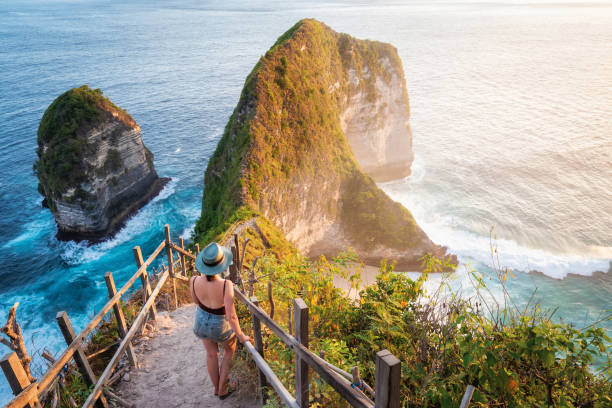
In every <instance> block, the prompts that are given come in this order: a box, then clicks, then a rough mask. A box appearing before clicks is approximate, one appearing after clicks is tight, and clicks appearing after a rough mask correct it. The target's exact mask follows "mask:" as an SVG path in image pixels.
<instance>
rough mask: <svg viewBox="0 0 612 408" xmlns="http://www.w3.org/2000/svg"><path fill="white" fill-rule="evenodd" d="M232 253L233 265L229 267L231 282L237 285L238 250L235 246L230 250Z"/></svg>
mask: <svg viewBox="0 0 612 408" xmlns="http://www.w3.org/2000/svg"><path fill="white" fill-rule="evenodd" d="M230 250H231V251H232V263H231V264H230V266H229V280H231V281H232V282H233V283H234V284H237V283H238V282H237V280H238V249H237V248H236V247H235V246H233V247H231V248H230Z"/></svg>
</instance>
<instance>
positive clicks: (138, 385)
mask: <svg viewBox="0 0 612 408" xmlns="http://www.w3.org/2000/svg"><path fill="white" fill-rule="evenodd" d="M194 314H195V305H188V306H183V307H181V308H179V309H177V310H174V311H172V312H170V315H169V316H168V313H166V312H161V313H159V314H158V318H157V321H156V322H155V323H154V326H155V327H154V328H153V330H151V331H149V332H148V334H147V335H146V336H144V337H142V338H141V340H140V342H139V343H138V344H137V345H135V349H136V353H137V356H138V363H139V368H138V369H133V370H132V371H130V372H129V374H127V375H125V376H124V377H123V379H122V381H121V383H120V384H119V385H118V387H117V389H116V391H117V394H118V395H119V396H120V397H122V398H123V399H125V400H126V401H129V402H130V403H132V404H134V406H135V407H139V408H140V407H150V408H171V407H221V408H224V407H225V408H242V407H244V408H246V407H258V406H260V404H259V403H258V401H257V400H255V399H252V400H245V399H239V398H238V396H236V395H231V396H230V397H228V398H227V399H225V400H223V401H221V400H220V399H219V398H218V397H216V396H214V395H213V385H212V382H211V381H210V379H209V377H208V373H207V371H206V352H205V351H204V347H203V345H202V343H201V341H200V340H198V339H197V338H196V337H195V336H194V334H193V331H192V329H191V327H192V324H193V318H194ZM253 398H254V397H253Z"/></svg>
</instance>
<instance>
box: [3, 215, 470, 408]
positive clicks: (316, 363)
mask: <svg viewBox="0 0 612 408" xmlns="http://www.w3.org/2000/svg"><path fill="white" fill-rule="evenodd" d="M164 232H165V240H164V241H162V242H161V243H160V244H159V245H158V247H157V248H156V249H155V251H153V253H152V254H151V255H150V256H149V257H148V258H147V260H146V261H144V260H143V257H142V253H141V250H140V247H138V246H137V247H134V258H135V260H136V265H137V268H138V269H137V271H136V272H135V273H134V274H133V275H132V277H131V278H130V279H129V280H128V281H127V282H126V283H125V284H124V285H123V287H122V288H121V289H120V290H119V291H117V290H116V288H115V283H114V280H113V275H112V273H111V272H107V273H106V275H105V281H106V285H107V288H108V294H109V300H108V302H107V303H106V304H105V305H104V307H103V308H102V309H101V310H100V311H99V312H98V314H96V316H95V317H94V318H93V319H92V320H91V321H90V322H89V323H88V324H87V325H86V326H85V328H84V329H83V330H81V332H80V333H79V334H78V335H75V333H74V330H73V328H72V324H71V322H70V319H69V318H68V315H67V313H66V312H65V311H61V312H59V313H58V314H57V317H56V318H57V322H58V325H59V327H60V330H61V332H62V334H63V336H64V339H65V340H66V343H67V345H68V347H67V348H66V350H64V352H63V353H62V354H61V355H60V356H59V357H57V358H55V361H54V362H53V364H52V365H51V366H50V367H49V369H48V370H47V371H46V372H45V374H44V375H43V376H42V377H41V378H40V380H39V381H36V382H33V383H30V381H29V380H28V377H27V375H25V371H24V368H23V366H22V365H21V362H20V360H19V358H17V356H16V354H15V353H14V352H13V353H9V354H6V355H5V356H4V357H3V358H2V360H1V361H0V365H1V366H2V370H3V371H4V374H5V376H6V378H7V379H8V382H9V385H10V386H11V389H12V391H13V393H14V394H15V398H14V399H13V400H12V401H10V402H9V403H8V404H7V405H5V408H22V407H38V406H40V400H41V399H42V397H44V396H46V395H47V394H48V393H49V392H50V391H51V390H53V389H54V388H57V387H56V385H57V382H58V380H59V377H60V373H61V372H62V370H63V369H64V367H65V366H66V364H68V363H70V362H71V361H72V360H74V362H75V363H76V365H77V367H78V369H79V371H80V373H81V375H82V376H83V378H84V380H85V382H86V384H87V385H89V386H93V389H92V391H91V393H90V394H89V396H88V398H87V400H86V401H85V403H84V404H83V405H82V407H83V408H88V407H92V406H94V405H96V406H100V407H106V406H107V401H106V398H107V396H108V397H111V398H115V399H116V400H117V399H119V397H117V396H116V395H114V394H113V393H112V392H110V391H109V390H107V389H105V387H106V386H107V385H108V384H110V383H113V382H114V380H115V379H116V378H117V377H118V374H115V375H114V376H113V373H114V371H116V367H117V364H118V363H119V361H120V359H121V357H122V355H123V354H124V353H126V355H127V358H128V361H129V363H130V365H132V366H133V367H137V366H138V362H137V358H136V355H135V353H134V351H133V350H132V339H133V338H134V336H135V335H136V333H137V332H138V331H139V330H140V328H141V327H142V326H143V324H144V323H145V321H146V319H147V318H150V319H153V320H154V319H156V318H157V310H156V307H155V300H156V298H157V297H158V295H159V293H160V291H161V289H162V287H163V285H164V284H165V283H166V281H167V280H168V279H170V283H171V285H172V293H173V298H174V306H175V308H176V307H177V306H178V300H177V296H176V279H181V280H189V278H188V276H187V274H188V271H189V270H191V271H195V268H194V261H195V258H196V256H197V254H198V253H199V251H200V248H199V246H198V245H197V244H196V246H195V253H192V252H190V251H188V250H185V248H184V243H183V239H182V238H180V239H179V244H178V245H177V244H175V243H173V242H172V240H171V238H170V228H169V226H168V225H166V226H165V227H164ZM247 243H248V240H245V242H244V244H243V247H242V251H240V248H239V246H238V237H237V236H236V235H234V245H233V246H232V253H233V255H234V262H233V264H232V265H231V266H230V278H231V279H232V281H234V283H236V284H237V288H236V289H235V294H236V297H237V298H238V299H239V300H240V301H241V302H243V303H244V304H245V305H246V307H247V308H248V309H249V311H250V312H251V317H252V320H253V340H254V342H255V344H254V345H253V344H251V343H250V342H247V343H246V344H245V348H246V349H247V351H248V352H249V354H250V355H251V356H252V358H253V360H254V362H255V364H256V365H257V368H258V372H259V386H260V387H261V389H262V393H261V394H262V398H263V399H264V400H265V398H266V393H265V392H264V389H265V387H268V386H270V387H272V388H273V389H274V391H275V392H276V393H277V394H278V396H279V398H280V399H281V401H282V402H283V403H284V404H285V405H286V406H288V407H291V408H305V407H308V406H309V383H310V381H309V369H312V370H313V371H314V372H316V373H317V374H318V375H319V376H320V377H321V378H322V379H323V380H324V381H326V382H327V383H328V384H329V385H330V386H331V387H332V388H333V389H334V390H336V391H337V392H338V393H339V394H340V396H342V398H343V399H344V400H346V401H347V402H348V403H349V404H350V405H351V406H353V407H359V408H387V407H389V408H396V407H398V408H399V406H400V376H401V362H400V361H399V360H398V359H397V358H396V357H395V356H393V355H392V354H391V353H390V352H389V351H387V350H382V351H379V352H378V353H376V371H375V381H376V384H375V389H372V388H371V387H370V386H368V385H367V384H365V383H364V382H363V381H361V380H360V378H359V372H358V369H357V367H353V370H352V374H349V373H347V372H345V371H344V370H342V369H340V368H338V367H336V366H334V365H332V364H331V363H329V362H327V361H325V360H324V359H323V358H321V357H319V356H317V355H316V354H315V353H313V352H312V351H311V350H309V349H308V306H306V303H305V302H304V301H303V300H302V299H301V298H296V299H294V301H293V316H291V315H290V316H289V325H288V328H289V330H290V331H291V329H292V328H293V334H292V333H287V332H286V331H284V330H283V329H282V328H281V326H280V325H279V324H278V323H276V322H275V321H274V320H273V316H269V315H268V314H267V313H266V312H265V311H264V310H263V309H261V308H260V307H259V305H258V300H257V298H256V297H254V296H251V295H252V293H253V284H254V282H255V281H256V280H255V279H254V275H253V273H254V271H253V269H254V268H253V267H252V268H251V279H250V288H249V297H247V296H246V295H245V294H244V293H243V291H245V288H244V285H243V283H242V277H241V272H242V266H243V261H244V252H245V247H246V245H247ZM164 249H165V250H166V251H165V252H166V254H165V255H166V258H167V266H164V267H163V268H162V270H161V271H160V272H159V274H158V275H157V284H156V286H155V288H154V289H153V290H151V287H150V283H149V274H148V272H147V268H148V267H149V266H150V265H151V264H152V263H153V261H154V260H155V259H156V258H157V256H159V255H160V254H161V252H162V251H163V250H164ZM174 252H176V254H177V255H176V260H175V254H174ZM241 255H242V256H241ZM138 279H140V281H141V284H142V288H143V296H144V306H143V307H142V308H141V310H140V312H139V313H138V315H137V317H136V318H135V320H134V322H133V323H132V325H131V327H130V328H129V329H128V327H127V325H126V322H125V318H124V316H123V311H122V308H121V303H120V301H121V297H122V296H123V295H125V294H126V293H127V292H128V290H129V289H130V288H131V287H132V285H133V284H134V283H135V282H136V280H138ZM238 287H240V288H241V290H240V289H238ZM268 296H269V300H270V302H271V303H273V300H272V287H271V286H268ZM111 309H112V310H113V313H114V316H115V319H116V321H117V326H118V329H119V330H118V331H119V335H120V341H119V345H118V347H117V349H116V351H115V353H114V355H113V356H112V358H111V360H110V361H109V362H108V364H107V365H106V367H105V369H104V371H103V372H102V374H101V375H100V377H99V378H96V376H95V375H94V373H93V371H92V370H91V367H90V365H89V362H88V357H87V356H86V355H85V351H84V346H85V344H86V339H87V337H88V336H89V335H90V334H91V333H92V332H93V331H94V329H95V328H96V327H97V326H98V324H100V322H102V320H103V319H104V318H105V316H106V314H107V313H109V312H110V310H111ZM271 314H273V312H271ZM291 317H293V319H291ZM291 320H293V327H292V325H291ZM262 323H263V325H265V326H266V327H267V328H268V329H269V330H270V331H271V332H272V333H274V334H275V335H276V336H278V338H279V339H280V340H281V341H282V342H283V343H285V344H286V345H287V346H288V347H290V348H291V349H293V352H294V354H295V397H294V396H293V395H291V393H290V392H289V391H288V390H287V389H286V388H285V387H284V385H283V383H282V382H281V381H280V380H279V379H278V377H277V376H276V374H275V373H274V372H273V371H272V369H271V368H270V366H269V365H268V363H267V362H266V360H265V358H264V354H265V353H264V346H263V338H262V326H261V324H262ZM90 357H91V356H90ZM364 390H365V391H367V392H368V393H369V394H370V395H371V397H372V399H370V398H369V397H368V396H367V395H366V394H365V393H364ZM473 390H474V388H473V387H472V386H469V387H468V390H467V391H466V395H465V396H464V399H463V401H462V403H461V408H464V407H467V406H468V404H469V402H470V399H471V396H472V393H473ZM122 402H123V404H124V405H129V403H127V402H125V401H122Z"/></svg>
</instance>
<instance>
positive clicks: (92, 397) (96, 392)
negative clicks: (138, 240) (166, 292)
mask: <svg viewBox="0 0 612 408" xmlns="http://www.w3.org/2000/svg"><path fill="white" fill-rule="evenodd" d="M168 276H169V272H168V271H166V272H164V274H163V275H162V276H161V277H160V278H159V281H158V282H157V285H156V286H155V289H153V292H152V293H151V296H149V300H147V303H145V305H144V306H143V307H142V309H141V310H140V313H138V317H136V320H134V323H132V327H130V330H129V331H128V332H127V333H126V335H125V337H124V338H123V340H122V341H121V344H119V347H118V348H117V350H116V351H115V354H114V355H113V358H111V361H110V362H109V363H108V365H107V366H106V368H105V369H104V372H103V373H102V375H100V378H98V381H97V382H96V385H95V386H94V389H93V390H92V392H91V394H89V397H88V398H87V400H86V401H85V403H84V404H83V408H87V407H92V406H93V404H94V403H95V402H96V400H97V399H98V398H99V397H100V395H101V394H102V387H104V385H105V383H106V381H107V380H108V379H109V378H110V375H111V374H112V373H113V370H114V369H115V366H116V365H117V364H118V363H119V360H120V358H121V355H122V354H123V353H124V352H125V350H126V349H127V347H128V345H129V344H130V341H131V340H132V337H134V335H135V334H136V332H138V330H139V328H140V325H141V324H142V322H143V321H144V319H145V316H146V315H147V313H148V312H149V309H150V308H151V305H153V302H155V298H156V297H157V295H158V294H159V291H160V290H161V288H162V286H164V283H165V282H166V279H168Z"/></svg>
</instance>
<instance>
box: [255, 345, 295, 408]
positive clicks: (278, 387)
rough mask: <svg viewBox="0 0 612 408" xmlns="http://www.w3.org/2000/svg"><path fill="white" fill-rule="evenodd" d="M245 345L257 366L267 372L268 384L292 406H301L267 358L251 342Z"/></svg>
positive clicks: (293, 407) (286, 403)
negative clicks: (275, 372) (267, 361)
mask: <svg viewBox="0 0 612 408" xmlns="http://www.w3.org/2000/svg"><path fill="white" fill-rule="evenodd" d="M244 347H245V348H246V349H247V351H248V352H249V353H250V354H251V356H252V357H253V360H254V361H255V364H256V365H257V367H258V368H259V369H260V370H261V371H262V372H263V373H264V374H265V376H266V379H267V380H268V384H270V385H271V386H272V388H274V391H276V393H277V394H278V396H279V397H280V398H281V400H282V401H283V402H284V403H285V405H287V406H288V407H290V408H300V407H299V405H298V404H297V402H296V400H295V398H293V396H292V395H291V393H289V391H287V389H286V388H285V386H284V385H283V383H282V382H281V381H280V380H279V379H278V377H277V376H276V374H274V371H272V369H271V368H270V366H269V365H268V363H266V360H264V358H263V357H262V356H261V355H260V354H259V353H258V352H257V350H255V347H253V345H252V344H251V343H250V342H248V341H247V342H246V343H244Z"/></svg>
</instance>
